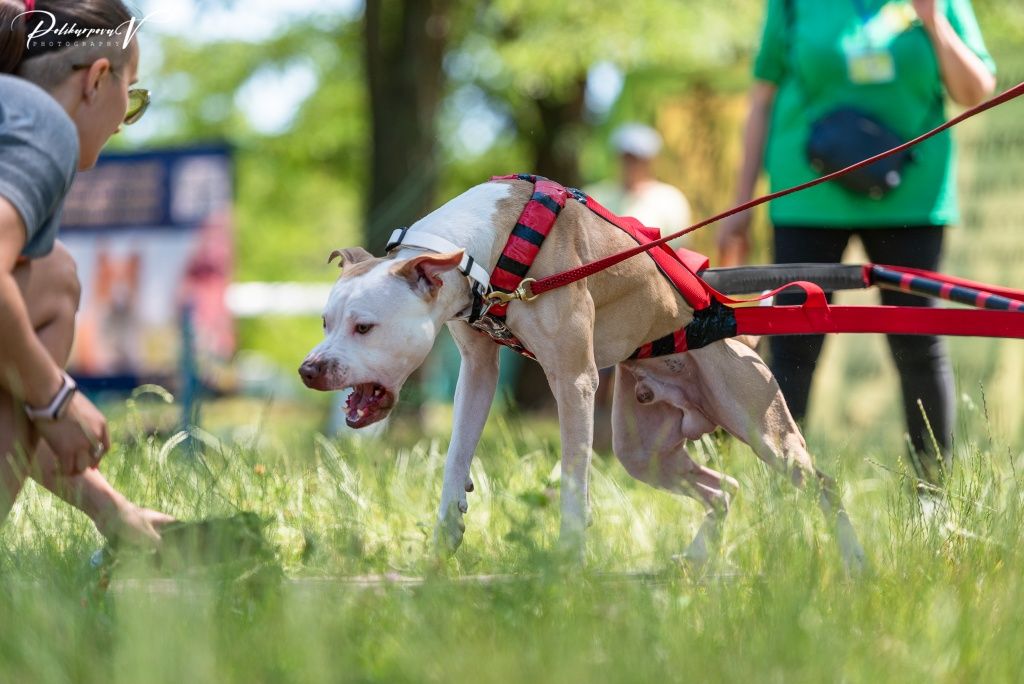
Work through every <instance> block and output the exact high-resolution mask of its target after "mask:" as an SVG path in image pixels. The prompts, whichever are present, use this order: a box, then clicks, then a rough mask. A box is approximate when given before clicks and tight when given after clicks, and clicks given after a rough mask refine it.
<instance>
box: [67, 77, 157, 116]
mask: <svg viewBox="0 0 1024 684" xmlns="http://www.w3.org/2000/svg"><path fill="white" fill-rule="evenodd" d="M91 66H92V64H74V65H72V67H71V69H72V70H73V71H79V70H81V69H88V68H89V67H91ZM111 73H114V72H113V71H111ZM149 99H150V98H149V91H148V90H146V89H145V88H129V89H128V109H127V110H125V113H124V125H125V126H131V125H132V124H133V123H135V122H136V121H138V120H139V119H141V118H142V115H143V114H145V113H146V110H147V109H149Z"/></svg>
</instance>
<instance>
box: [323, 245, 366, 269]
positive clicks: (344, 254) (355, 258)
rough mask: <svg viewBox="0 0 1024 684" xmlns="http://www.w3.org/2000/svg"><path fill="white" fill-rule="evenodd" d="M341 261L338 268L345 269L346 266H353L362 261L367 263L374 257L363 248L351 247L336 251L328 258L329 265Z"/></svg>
mask: <svg viewBox="0 0 1024 684" xmlns="http://www.w3.org/2000/svg"><path fill="white" fill-rule="evenodd" d="M339 258H340V259H341V260H340V261H339V262H338V268H344V267H345V266H351V265H352V264H358V263H359V262H360V261H367V260H369V259H372V258H373V255H372V254H370V253H369V252H367V251H366V250H365V249H363V248H362V247H349V248H347V249H336V250H334V251H333V252H331V256H329V257H327V263H331V262H332V261H334V260H335V259H339Z"/></svg>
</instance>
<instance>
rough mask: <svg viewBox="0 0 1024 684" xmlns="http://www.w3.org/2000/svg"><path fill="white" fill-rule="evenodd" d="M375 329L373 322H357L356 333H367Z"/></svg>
mask: <svg viewBox="0 0 1024 684" xmlns="http://www.w3.org/2000/svg"><path fill="white" fill-rule="evenodd" d="M371 330H373V324H371V323H358V324H356V334H357V335H365V334H366V333H368V332H370V331H371Z"/></svg>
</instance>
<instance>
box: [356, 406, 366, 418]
mask: <svg viewBox="0 0 1024 684" xmlns="http://www.w3.org/2000/svg"><path fill="white" fill-rule="evenodd" d="M365 415H366V409H364V408H361V409H359V410H358V411H356V418H362V417H363V416H365Z"/></svg>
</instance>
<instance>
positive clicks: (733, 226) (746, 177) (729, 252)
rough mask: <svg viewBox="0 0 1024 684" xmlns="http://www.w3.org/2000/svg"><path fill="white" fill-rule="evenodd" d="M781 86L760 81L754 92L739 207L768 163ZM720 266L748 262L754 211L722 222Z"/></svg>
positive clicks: (738, 186) (738, 181)
mask: <svg viewBox="0 0 1024 684" xmlns="http://www.w3.org/2000/svg"><path fill="white" fill-rule="evenodd" d="M777 89H778V88H777V86H776V85H775V84H774V83H770V82H768V81H756V82H755V83H754V87H753V88H751V90H750V111H749V113H748V115H747V123H746V126H745V127H744V129H743V159H742V162H741V164H740V170H739V175H738V176H737V178H736V196H735V201H736V204H737V205H739V204H743V203H745V202H748V201H750V200H751V199H752V198H753V197H754V188H755V187H756V186H757V179H758V176H760V174H761V165H762V163H763V161H764V148H765V142H766V141H767V139H768V126H769V122H770V121H771V116H772V107H774V105H775V92H776V90H777ZM717 238H718V265H720V266H735V265H737V264H742V263H745V262H746V260H747V254H748V252H749V251H750V212H749V211H745V212H742V213H740V214H736V215H734V216H730V217H729V218H727V219H725V220H724V221H722V223H720V224H719V226H718V231H717Z"/></svg>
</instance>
